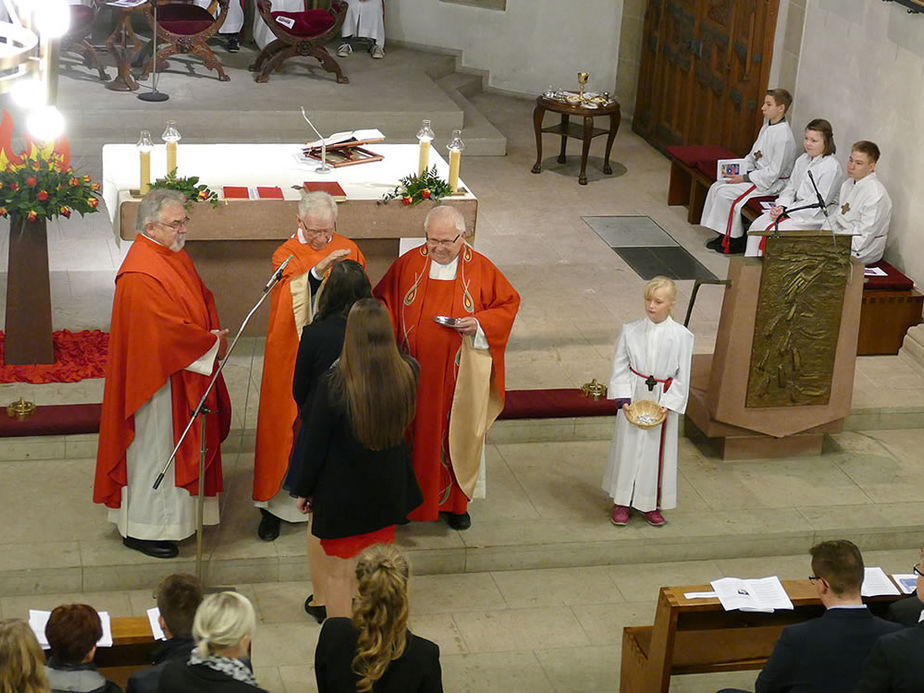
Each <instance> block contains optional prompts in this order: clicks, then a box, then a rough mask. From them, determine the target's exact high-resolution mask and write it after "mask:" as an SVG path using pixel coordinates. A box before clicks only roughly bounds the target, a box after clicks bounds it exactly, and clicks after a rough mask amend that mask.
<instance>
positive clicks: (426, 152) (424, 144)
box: [417, 140, 430, 174]
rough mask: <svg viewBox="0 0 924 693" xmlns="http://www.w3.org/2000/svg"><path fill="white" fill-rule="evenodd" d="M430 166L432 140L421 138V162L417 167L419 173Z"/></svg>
mask: <svg viewBox="0 0 924 693" xmlns="http://www.w3.org/2000/svg"><path fill="white" fill-rule="evenodd" d="M428 168H430V140H420V164H419V165H418V167H417V173H418V174H423V172H424V171H426V170H427V169H428Z"/></svg>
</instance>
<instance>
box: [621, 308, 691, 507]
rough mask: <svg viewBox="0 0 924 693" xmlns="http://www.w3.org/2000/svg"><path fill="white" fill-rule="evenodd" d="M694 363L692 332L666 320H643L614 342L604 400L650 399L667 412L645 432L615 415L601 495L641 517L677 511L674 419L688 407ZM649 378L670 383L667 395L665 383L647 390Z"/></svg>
mask: <svg viewBox="0 0 924 693" xmlns="http://www.w3.org/2000/svg"><path fill="white" fill-rule="evenodd" d="M692 359H693V333H691V332H690V331H689V330H688V329H687V328H685V327H684V326H683V325H680V324H678V323H676V322H674V321H673V319H671V318H670V317H668V318H667V319H666V320H664V322H661V323H653V322H651V320H649V319H648V318H647V317H646V318H642V319H641V320H635V321H634V322H630V323H626V324H625V325H623V328H622V333H621V334H620V335H619V339H618V340H617V342H616V352H615V354H614V356H613V373H612V375H611V376H610V383H609V388H608V389H607V397H608V398H609V399H621V398H625V397H628V398H631V399H632V400H633V401H636V400H642V399H647V400H653V401H655V402H658V404H660V405H661V406H662V407H664V408H666V409H668V413H667V418H666V419H665V421H664V423H663V424H661V425H660V426H655V427H654V428H649V429H642V428H639V427H637V426H635V425H633V424H631V423H629V422H628V421H627V420H626V417H625V414H624V413H623V412H622V411H620V412H619V413H618V414H617V415H616V431H615V433H614V435H613V443H612V446H611V447H610V461H609V464H608V465H607V468H606V473H605V474H604V476H603V490H604V491H606V492H607V493H608V494H609V495H610V496H611V497H612V498H613V502H614V503H616V504H617V505H626V506H629V507H633V508H635V509H637V510H640V511H642V512H648V511H650V510H655V509H658V508H660V509H669V508H675V507H677V420H678V417H679V416H680V415H681V414H683V412H684V411H685V410H686V407H687V395H688V394H689V391H690V364H691V361H692ZM631 369H635V370H636V371H638V372H639V373H643V374H645V377H640V376H638V375H636V374H635V373H633V372H632V370H631ZM649 375H653V376H654V377H655V378H657V379H658V380H667V379H668V378H672V381H671V383H670V387H668V388H667V391H666V392H665V384H664V383H657V384H656V385H655V387H654V389H653V390H651V391H649V389H648V386H647V385H646V384H645V380H646V378H647V376H649ZM662 428H663V432H662ZM662 434H663V435H662ZM662 441H663V448H662ZM659 460H660V467H661V473H660V477H661V478H660V487H661V491H660V496H661V497H660V503H659V502H658V485H659V484H658V467H659Z"/></svg>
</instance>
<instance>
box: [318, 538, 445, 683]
mask: <svg viewBox="0 0 924 693" xmlns="http://www.w3.org/2000/svg"><path fill="white" fill-rule="evenodd" d="M408 574H409V569H408V563H407V558H406V557H405V556H404V554H402V553H401V552H400V551H398V549H396V548H395V547H394V546H388V545H384V544H379V545H377V546H372V547H370V548H368V549H366V550H365V551H363V552H362V554H361V555H360V556H359V560H358V561H357V564H356V581H357V586H358V591H359V596H358V597H357V599H356V601H355V602H354V607H353V618H352V620H350V619H347V618H330V619H328V620H327V622H326V623H325V624H324V627H323V628H322V629H321V635H320V637H319V638H318V646H317V649H316V650H315V654H314V671H315V676H316V678H317V682H318V693H367V692H368V691H372V692H373V693H442V690H443V683H442V673H441V671H440V648H439V647H438V646H437V645H436V644H435V643H432V642H430V641H429V640H425V639H424V638H421V637H418V636H416V635H414V634H413V633H411V632H410V631H409V630H408V628H407V618H408V598H407V581H408Z"/></svg>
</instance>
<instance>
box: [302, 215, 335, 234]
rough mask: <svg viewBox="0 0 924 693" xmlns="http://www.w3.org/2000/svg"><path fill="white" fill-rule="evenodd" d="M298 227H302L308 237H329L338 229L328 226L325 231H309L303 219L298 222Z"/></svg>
mask: <svg viewBox="0 0 924 693" xmlns="http://www.w3.org/2000/svg"><path fill="white" fill-rule="evenodd" d="M298 225H299V227H301V229H302V233H304V234H305V235H306V236H329V235H331V234H332V233H333V232H334V229H335V228H336V227H334V226H328V227H326V228H323V229H309V228H308V227H307V226H306V225H305V222H304V221H302V220H301V219H299V220H298Z"/></svg>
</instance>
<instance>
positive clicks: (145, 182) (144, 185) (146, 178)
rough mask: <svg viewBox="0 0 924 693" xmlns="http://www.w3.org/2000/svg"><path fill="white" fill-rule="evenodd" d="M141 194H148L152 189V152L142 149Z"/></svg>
mask: <svg viewBox="0 0 924 693" xmlns="http://www.w3.org/2000/svg"><path fill="white" fill-rule="evenodd" d="M140 154H141V194H142V195H147V194H148V191H149V190H150V189H151V152H150V151H145V150H143V149H142V150H141V152H140Z"/></svg>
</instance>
